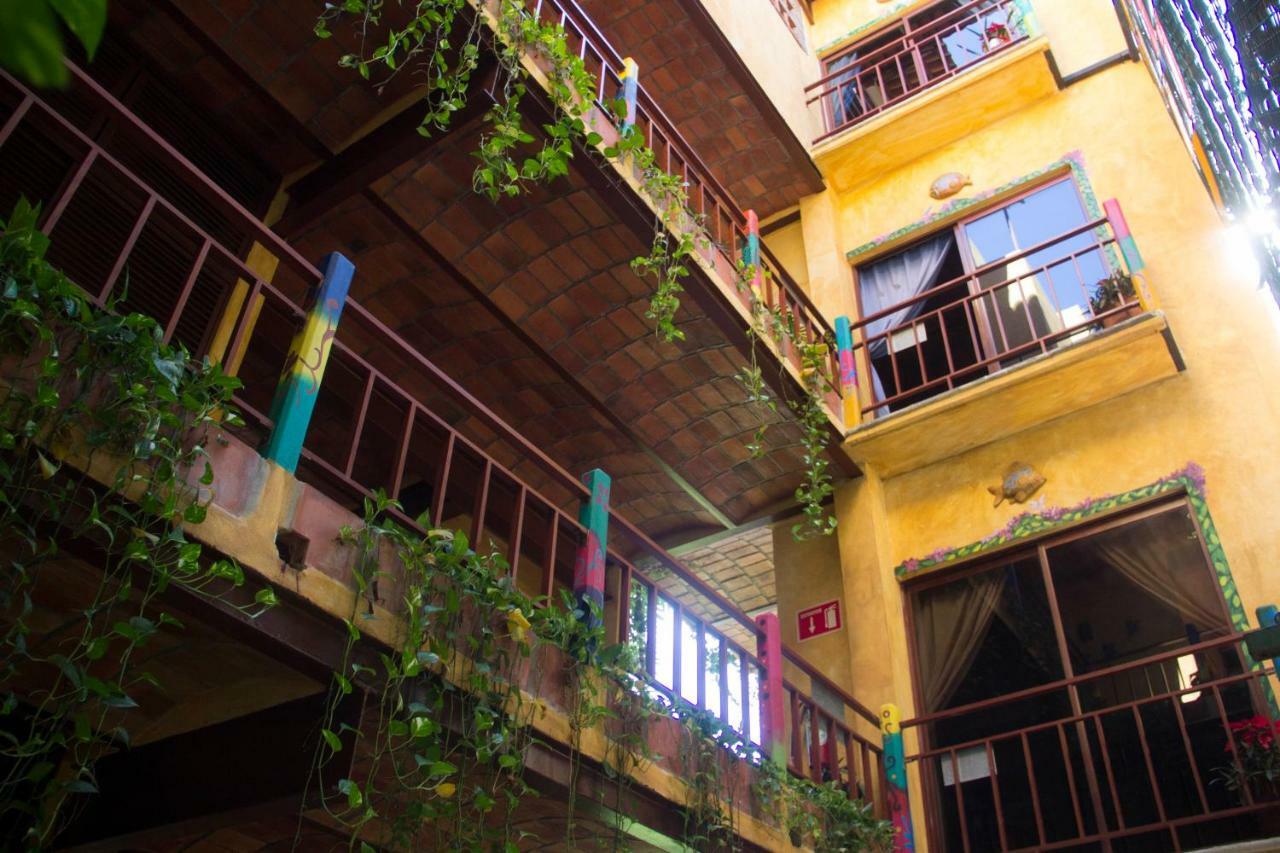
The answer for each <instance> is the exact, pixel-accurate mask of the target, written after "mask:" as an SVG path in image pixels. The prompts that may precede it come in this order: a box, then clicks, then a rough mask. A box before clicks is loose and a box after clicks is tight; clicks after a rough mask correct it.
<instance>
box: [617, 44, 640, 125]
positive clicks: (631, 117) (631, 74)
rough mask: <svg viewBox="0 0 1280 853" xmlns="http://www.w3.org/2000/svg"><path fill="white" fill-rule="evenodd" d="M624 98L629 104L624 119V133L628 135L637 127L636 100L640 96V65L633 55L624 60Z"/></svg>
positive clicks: (621, 76)
mask: <svg viewBox="0 0 1280 853" xmlns="http://www.w3.org/2000/svg"><path fill="white" fill-rule="evenodd" d="M618 77H619V79H621V80H622V100H623V101H624V102H625V103H626V105H627V112H626V115H625V116H623V119H622V135H623V136H626V135H628V134H629V133H631V131H633V130H635V128H636V100H637V98H639V96H640V66H639V65H637V64H636V61H635V60H634V59H632V58H631V57H629V56H628V57H627V58H626V59H624V60H622V73H621V74H619V75H618Z"/></svg>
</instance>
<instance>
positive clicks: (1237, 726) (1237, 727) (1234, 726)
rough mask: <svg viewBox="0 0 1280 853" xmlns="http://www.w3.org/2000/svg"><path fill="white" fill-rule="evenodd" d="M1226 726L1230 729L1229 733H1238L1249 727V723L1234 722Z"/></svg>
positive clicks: (1242, 721) (1243, 721) (1244, 721)
mask: <svg viewBox="0 0 1280 853" xmlns="http://www.w3.org/2000/svg"><path fill="white" fill-rule="evenodd" d="M1227 725H1228V726H1229V727H1230V728H1231V731H1233V732H1238V731H1241V730H1242V729H1244V727H1245V726H1247V725H1249V723H1248V721H1247V720H1236V721H1235V722H1234V723H1228V724H1227Z"/></svg>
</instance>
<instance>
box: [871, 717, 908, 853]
mask: <svg viewBox="0 0 1280 853" xmlns="http://www.w3.org/2000/svg"><path fill="white" fill-rule="evenodd" d="M880 736H881V738H882V740H883V744H884V775H885V778H886V780H887V781H888V785H889V788H888V790H887V791H886V792H885V795H886V796H885V799H887V800H888V801H889V817H890V819H891V820H892V821H893V849H894V850H896V851H899V850H911V851H914V850H915V849H916V840H915V835H914V833H912V831H911V803H910V801H908V799H907V761H906V752H905V750H904V749H903V747H902V711H901V710H900V709H899V708H898V706H897V705H894V704H892V703H890V704H888V705H881V706H880Z"/></svg>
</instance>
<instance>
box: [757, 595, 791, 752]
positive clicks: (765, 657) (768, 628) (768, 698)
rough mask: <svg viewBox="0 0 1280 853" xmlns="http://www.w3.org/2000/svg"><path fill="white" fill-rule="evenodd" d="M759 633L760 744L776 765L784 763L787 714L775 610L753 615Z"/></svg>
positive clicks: (780, 638)
mask: <svg viewBox="0 0 1280 853" xmlns="http://www.w3.org/2000/svg"><path fill="white" fill-rule="evenodd" d="M756 625H757V627H759V628H760V633H761V635H762V636H761V637H760V638H759V646H758V647H757V649H756V652H757V655H758V657H759V658H760V665H761V666H762V667H763V668H764V672H763V673H762V677H761V679H760V729H761V736H760V744H761V745H762V746H763V747H764V752H765V755H767V756H768V757H769V760H770V761H772V762H773V763H774V764H776V765H778V766H779V767H783V768H785V767H786V766H787V732H786V727H787V718H786V717H785V716H784V714H785V712H784V711H783V699H784V695H783V694H784V690H783V687H782V629H781V628H780V627H779V626H778V616H777V614H776V613H763V614H761V615H759V616H757V617H756Z"/></svg>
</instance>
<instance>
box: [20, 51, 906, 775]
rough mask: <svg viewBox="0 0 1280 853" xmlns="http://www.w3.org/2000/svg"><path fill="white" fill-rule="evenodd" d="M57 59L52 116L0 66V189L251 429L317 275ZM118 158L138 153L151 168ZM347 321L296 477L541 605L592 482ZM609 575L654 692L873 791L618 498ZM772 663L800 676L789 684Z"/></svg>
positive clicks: (842, 720)
mask: <svg viewBox="0 0 1280 853" xmlns="http://www.w3.org/2000/svg"><path fill="white" fill-rule="evenodd" d="M71 72H72V79H73V82H74V85H73V87H72V89H71V90H69V91H68V92H66V93H62V94H59V95H58V96H57V97H58V99H59V100H58V104H59V106H60V107H62V108H65V113H64V110H63V109H59V108H55V107H54V106H53V105H52V104H51V103H50V101H48V100H46V99H45V98H43V97H42V96H40V95H37V94H35V93H34V92H32V91H31V90H29V89H27V88H26V87H25V86H24V85H23V84H21V83H19V82H18V81H16V80H15V79H14V78H12V77H10V76H8V75H6V74H3V72H0V163H3V165H4V168H3V169H0V200H3V201H10V202H11V201H12V200H14V199H16V197H17V196H18V195H19V194H23V195H26V196H27V197H28V198H30V199H31V200H33V201H41V202H43V203H44V207H43V210H44V214H43V220H42V223H41V227H42V228H43V229H44V230H45V231H46V232H47V233H48V234H49V235H50V238H51V247H50V253H49V258H50V261H51V263H53V264H55V265H57V266H59V267H61V268H62V269H63V270H64V271H65V272H67V274H68V275H69V276H70V277H71V278H72V279H73V280H75V281H76V282H77V283H78V284H79V285H80V286H81V287H83V288H84V289H85V290H86V291H88V292H89V293H90V294H91V295H93V296H94V298H95V301H96V302H97V303H98V304H99V305H100V306H104V307H111V306H112V305H113V304H114V305H115V306H116V307H119V308H122V309H125V310H131V311H138V312H141V313H144V314H147V315H149V316H151V317H153V318H155V319H157V320H158V321H159V322H160V323H161V324H162V326H163V328H164V335H165V338H166V340H168V341H172V342H174V343H177V344H181V345H182V346H185V347H186V348H187V349H188V350H189V351H190V352H192V353H193V354H194V355H195V356H196V357H198V358H199V357H209V358H213V359H217V360H219V361H221V362H222V364H223V365H224V366H225V368H226V369H227V370H228V371H230V372H234V373H238V376H239V378H240V379H241V381H242V382H243V387H242V388H241V389H240V390H239V391H238V392H237V394H236V397H235V401H236V403H237V405H238V406H239V408H240V409H241V410H242V412H243V413H244V416H245V418H244V419H245V421H246V426H245V427H244V428H243V429H242V430H240V434H241V435H242V437H243V438H245V440H246V441H248V442H249V443H251V444H253V443H257V442H260V441H261V440H263V439H264V438H265V436H266V435H267V434H268V433H269V432H270V431H271V429H272V427H273V424H272V422H271V420H270V418H269V417H268V415H267V414H265V412H267V411H268V410H269V402H270V401H271V399H272V397H273V395H274V392H275V388H276V384H277V381H278V378H279V376H280V375H281V372H282V370H283V369H284V367H285V365H286V364H288V363H289V362H288V354H287V350H288V345H289V341H290V339H291V338H292V337H293V335H294V334H295V333H296V332H297V331H298V330H299V329H300V328H301V326H302V324H303V321H304V316H305V315H304V309H303V304H304V301H305V299H306V294H307V292H308V290H309V289H310V288H312V287H313V286H315V285H316V284H317V283H318V282H320V280H321V273H320V271H319V270H318V269H317V268H316V267H315V266H314V265H312V264H311V263H310V262H308V261H307V260H305V259H304V258H303V257H302V256H301V255H299V254H298V252H297V251H296V250H294V248H293V247H292V246H291V245H289V244H288V243H287V242H286V241H284V240H282V239H281V238H280V237H279V236H278V235H276V234H275V233H274V232H273V231H271V229H270V228H268V227H267V226H266V225H264V224H263V223H262V222H261V221H259V220H258V219H257V218H256V217H254V216H253V214H251V213H250V212H249V211H248V210H246V209H245V208H244V207H243V206H241V205H240V204H239V203H237V202H236V201H235V200H234V199H233V198H231V196H229V195H228V194H227V193H226V192H224V191H223V190H222V189H221V188H220V187H219V186H218V185H217V184H216V183H214V182H213V181H212V180H211V179H210V178H208V177H207V176H206V175H205V174H203V173H202V172H201V171H200V170H199V169H198V168H197V167H196V166H194V165H193V164H192V163H191V162H190V161H189V160H188V159H187V158H185V157H184V156H183V155H182V154H181V153H179V152H178V151H177V150H176V149H174V148H173V147H172V146H170V145H169V144H168V143H166V142H165V141H164V140H163V139H162V138H161V137H160V136H159V135H158V134H156V133H155V132H154V131H153V130H152V129H151V128H150V127H148V126H147V125H146V124H144V123H143V122H142V121H141V120H140V119H138V118H137V116H135V115H134V114H133V113H131V112H130V111H129V110H128V109H127V108H126V107H124V106H123V105H122V104H121V103H120V102H119V101H118V100H116V99H115V98H114V97H113V96H112V95H111V94H110V93H109V92H107V91H106V90H105V89H103V88H102V87H101V86H99V85H98V84H97V83H95V82H94V81H93V80H92V79H91V78H89V77H88V76H87V75H86V74H85V73H84V72H83V71H81V70H80V69H78V68H75V67H72V68H71ZM104 118H105V119H106V121H108V122H109V123H110V126H111V128H112V132H111V133H110V134H108V135H106V136H105V137H104V138H105V139H107V140H108V141H107V142H104V143H99V142H97V141H95V140H94V139H93V138H91V137H90V136H89V135H88V133H86V132H85V130H83V129H82V127H81V126H80V125H81V123H83V124H85V125H89V126H100V125H99V122H100V121H102V120H103V119H104ZM108 148H110V150H108ZM126 152H127V153H126ZM122 156H127V157H130V158H132V159H136V160H137V161H138V162H140V163H145V164H147V170H148V174H149V176H150V179H144V178H143V177H141V176H140V175H139V174H138V172H137V170H135V169H133V168H130V167H129V166H127V165H125V163H124V162H122V160H121V159H120V158H121V157H122ZM161 187H163V189H161ZM255 243H256V244H258V245H259V246H261V247H263V248H265V249H266V251H267V252H269V253H270V254H271V255H274V256H275V257H276V258H278V259H279V261H280V267H279V269H278V270H277V271H276V272H275V274H274V276H273V277H271V278H272V280H271V281H268V280H267V277H264V275H262V274H260V273H259V272H258V270H257V269H255V267H253V266H251V265H250V264H249V263H246V262H245V261H243V260H241V258H242V257H244V256H246V255H248V254H250V253H251V248H252V247H253V245H254V244H255ZM357 275H358V271H357ZM113 300H115V301H114V303H113ZM342 317H343V319H342V323H341V324H340V326H339V328H338V331H337V334H336V338H335V339H334V341H333V345H332V351H331V355H330V358H329V361H328V365H327V370H326V372H325V375H324V381H323V383H322V384H321V386H320V390H319V393H318V397H317V402H316V416H315V417H314V418H313V421H312V428H311V430H310V431H309V432H308V433H307V437H306V441H305V443H304V445H303V449H302V459H301V462H300V465H299V469H298V474H299V477H300V478H302V479H304V480H305V481H306V482H308V483H309V484H310V485H312V486H313V487H315V488H317V489H319V490H320V491H321V492H323V493H324V494H326V495H328V496H329V497H332V498H334V499H336V500H338V501H339V502H341V503H344V504H347V505H350V506H354V505H357V503H358V501H359V499H360V498H362V497H364V496H366V495H369V494H371V493H372V492H373V491H374V490H375V489H385V490H386V491H387V493H388V494H389V495H390V496H392V497H393V498H396V499H398V500H399V501H401V503H402V504H403V505H404V510H403V511H402V512H400V513H399V518H400V520H401V521H402V522H403V523H405V524H407V525H410V526H413V525H415V524H416V523H415V521H414V518H416V517H417V516H419V515H420V514H421V513H423V512H426V513H428V515H429V517H430V518H431V519H432V521H433V522H434V523H436V524H438V525H440V526H448V527H456V528H461V529H465V530H467V531H468V532H469V534H470V541H472V542H474V543H477V547H481V543H483V546H484V547H489V546H492V547H495V548H497V549H498V550H499V551H500V552H501V553H503V554H505V556H506V558H507V561H508V563H509V566H510V571H511V574H512V577H513V578H514V580H515V582H516V584H517V585H518V586H519V587H520V588H521V589H523V590H526V591H527V592H529V593H530V594H533V595H541V596H543V597H544V598H543V600H544V601H545V602H546V603H547V604H548V605H549V606H554V602H555V601H556V596H557V595H558V593H559V591H560V590H562V589H565V588H567V587H571V585H572V578H573V570H574V569H573V565H574V558H575V554H576V553H577V551H578V549H579V548H580V547H581V546H583V545H585V543H586V542H587V533H586V530H585V529H584V527H583V525H582V524H581V523H580V522H579V521H578V519H577V518H576V517H575V514H574V512H573V510H574V509H575V508H576V505H577V504H578V503H579V502H580V501H582V500H583V499H584V498H588V497H589V496H590V494H589V491H588V490H587V489H586V487H585V486H584V485H583V484H582V483H581V482H580V481H579V480H578V478H577V477H575V476H573V475H572V474H571V473H569V472H568V471H566V470H565V469H564V468H562V467H561V466H560V465H558V464H557V463H556V462H555V461H554V460H552V459H551V458H549V457H548V456H546V455H545V454H544V453H542V452H541V451H540V450H539V449H538V448H537V447H536V446H534V445H533V444H532V443H531V442H529V441H528V440H527V439H526V438H525V437H524V436H522V435H521V434H520V433H519V432H517V431H516V430H515V429H514V428H512V427H511V426H510V425H509V424H507V423H506V422H505V421H503V420H502V419H501V418H500V417H498V415H497V414H495V413H494V412H493V411H492V410H490V409H489V408H488V407H487V406H485V405H484V404H483V403H481V402H480V401H479V400H477V399H476V398H475V397H474V396H472V395H471V394H470V393H468V392H467V391H466V389H464V388H462V387H461V386H460V385H458V384H457V383H456V382H454V381H453V380H452V379H451V378H450V377H449V376H448V375H447V374H445V373H444V372H443V371H442V370H440V369H439V368H438V367H437V366H436V365H435V364H433V363H432V362H431V361H430V360H429V359H427V358H426V357H425V356H424V355H423V354H422V353H421V352H419V351H417V350H416V349H414V348H413V347H412V346H411V345H410V344H409V343H408V342H407V341H405V340H404V339H403V338H402V337H400V336H399V335H398V334H396V333H395V332H394V331H393V330H391V329H390V328H388V327H387V326H386V325H385V324H383V323H382V322H381V321H380V320H378V319H377V317H375V316H374V315H373V314H372V313H370V312H369V311H368V310H367V309H366V308H364V306H362V305H361V304H360V303H359V302H357V301H356V300H354V299H351V298H348V299H347V302H346V305H345V307H344V311H343V315H342ZM466 418H472V419H474V420H475V421H476V422H478V423H479V424H480V425H481V427H482V430H481V431H486V432H488V433H489V434H490V435H491V437H493V439H494V441H495V444H496V445H500V446H501V447H503V448H505V449H506V450H507V451H510V453H511V455H512V456H513V457H514V458H518V459H521V460H523V461H522V463H521V464H522V465H527V466H528V471H527V473H525V474H524V475H523V476H522V475H519V474H517V473H516V472H514V471H512V470H511V469H510V468H508V467H506V466H504V465H503V464H502V463H501V462H500V461H499V460H498V458H497V454H498V453H499V452H500V451H498V450H497V449H495V448H492V447H482V446H481V445H480V444H478V443H477V442H475V441H473V440H471V439H470V438H468V437H467V436H466V435H464V434H463V433H462V431H461V430H460V429H459V428H458V427H457V426H456V425H455V424H457V423H458V422H460V421H462V420H464V419H466ZM535 481H536V482H537V483H538V484H539V486H538V487H535V485H533V483H534V482H535ZM638 564H643V565H644V566H646V568H645V569H641V568H638ZM650 566H652V567H656V568H648V567H650ZM607 577H608V578H609V579H610V580H609V583H608V586H607V588H609V589H614V590H616V591H617V592H616V593H615V594H614V596H613V606H614V607H615V608H616V615H615V616H614V617H613V618H612V620H611V621H610V624H609V625H607V628H608V629H609V633H610V635H611V636H610V639H617V640H618V641H624V642H625V641H629V642H632V643H634V644H636V645H637V646H638V647H640V648H641V649H642V651H643V654H642V660H643V665H642V668H641V669H642V671H641V672H639V673H637V675H638V676H639V677H641V678H643V679H644V680H645V682H646V683H647V684H648V685H649V689H650V690H652V691H655V692H657V693H659V694H663V695H666V696H667V697H669V698H673V697H676V696H679V697H682V698H684V699H685V700H687V701H688V702H689V703H691V704H693V705H695V706H696V707H698V708H700V709H703V710H706V711H710V712H711V713H714V714H716V715H717V716H719V718H720V719H721V720H722V721H724V722H725V724H726V725H728V726H730V727H731V728H732V729H733V730H735V731H736V732H738V733H739V735H740V736H741V745H742V747H743V750H742V752H744V753H746V754H752V755H757V754H758V753H757V752H756V751H755V750H754V749H753V748H752V745H753V744H754V745H758V744H762V743H765V742H768V741H769V740H772V741H774V742H781V743H784V744H791V750H790V757H789V764H790V766H791V769H792V770H793V772H796V773H799V774H804V775H807V776H809V777H811V778H814V779H837V778H838V779H841V780H844V781H845V782H846V783H847V785H848V790H849V792H850V794H851V795H857V796H865V797H867V798H868V799H870V798H872V797H879V796H880V795H881V794H882V792H883V790H884V786H883V776H884V767H883V762H882V760H881V748H880V747H879V746H878V745H877V744H876V742H875V740H874V737H875V735H874V732H875V730H876V725H877V722H876V718H875V716H874V715H872V714H871V713H870V712H869V711H868V710H867V709H866V708H865V707H863V706H862V705H861V704H859V703H858V702H857V701H856V700H854V699H852V697H849V696H847V695H846V694H844V693H843V692H841V691H840V689H839V688H838V687H837V686H836V685H834V684H832V683H831V682H830V681H829V680H828V679H826V678H825V677H824V676H823V675H822V674H821V673H819V672H818V671H817V670H816V669H814V668H813V667H812V666H811V665H809V664H808V663H807V662H806V661H805V660H804V659H803V658H801V657H799V656H798V655H796V654H794V653H793V652H791V651H789V650H784V651H783V653H782V657H783V660H779V661H774V662H771V663H770V666H772V667H774V669H773V670H772V671H771V670H769V669H768V668H767V667H766V665H765V663H764V662H762V660H761V658H760V656H759V655H757V654H756V653H755V652H754V651H753V650H752V649H751V648H750V646H751V645H752V644H755V645H756V646H757V647H759V644H760V643H761V642H762V640H763V637H764V636H765V633H764V629H763V628H761V626H760V625H758V624H757V623H756V621H755V620H753V619H752V618H751V617H749V616H748V615H747V614H745V613H743V612H742V611H741V610H740V609H739V608H738V607H736V606H735V605H734V604H733V603H732V602H730V601H729V600H727V599H726V598H725V597H723V596H722V595H720V594H719V593H718V592H717V591H716V590H715V589H713V588H712V587H711V586H709V585H708V584H707V583H706V582H705V581H703V580H702V579H701V578H700V577H698V576H697V575H696V574H695V573H693V572H692V571H691V570H689V569H688V568H687V567H685V566H684V565H683V564H681V563H680V562H679V561H677V560H676V559H675V558H673V557H672V556H671V555H670V554H668V553H667V552H666V551H665V550H664V549H662V548H661V547H660V546H658V545H657V544H656V543H654V542H653V541H652V540H651V539H649V537H648V536H647V535H646V534H645V533H644V532H643V531H642V530H640V529H639V528H638V527H636V526H635V525H633V524H631V523H630V522H629V521H627V520H626V519H624V518H622V517H621V516H619V515H618V514H616V513H612V514H611V515H610V519H609V548H608V551H607ZM631 605H635V606H634V607H633V606H631ZM690 644H692V645H690ZM688 648H696V650H697V654H696V655H695V656H690V655H687V654H685V652H684V650H685V649H688ZM783 661H785V664H784V662H783ZM784 667H785V668H786V670H787V672H789V673H790V674H791V675H792V676H793V677H794V679H795V680H796V681H799V682H800V683H799V684H796V683H793V682H792V681H784V680H783V676H782V672H783V669H784ZM767 684H772V685H774V686H775V688H777V689H780V691H781V692H784V693H785V695H786V696H787V697H788V698H789V703H785V704H786V705H787V708H788V713H786V714H784V715H783V719H781V720H779V719H774V720H772V721H769V720H768V719H767V717H766V715H765V714H764V713H763V710H762V706H761V688H762V686H763V685H767ZM819 692H820V693H822V694H823V695H825V696H827V697H829V699H828V701H827V703H826V704H819V703H818V702H817V701H816V700H815V699H814V694H815V693H819ZM830 697H834V700H831V699H830Z"/></svg>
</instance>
